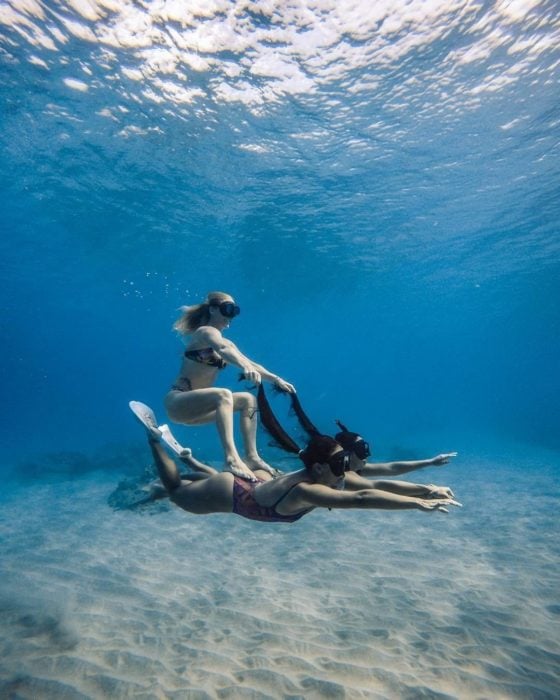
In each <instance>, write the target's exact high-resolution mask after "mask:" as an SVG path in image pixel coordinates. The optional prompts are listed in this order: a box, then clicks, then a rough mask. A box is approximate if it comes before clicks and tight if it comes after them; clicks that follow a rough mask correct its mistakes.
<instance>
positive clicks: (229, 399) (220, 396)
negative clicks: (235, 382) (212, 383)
mask: <svg viewBox="0 0 560 700" xmlns="http://www.w3.org/2000/svg"><path fill="white" fill-rule="evenodd" d="M216 405H217V406H230V407H231V408H233V393H232V392H231V391H230V390H229V389H216Z"/></svg>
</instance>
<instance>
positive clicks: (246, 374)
mask: <svg viewBox="0 0 560 700" xmlns="http://www.w3.org/2000/svg"><path fill="white" fill-rule="evenodd" d="M241 371H242V372H243V378H244V379H246V380H247V381H248V382H251V383H253V384H260V383H261V382H262V377H261V373H260V372H257V370H256V369H253V368H252V367H249V365H247V366H245V367H241Z"/></svg>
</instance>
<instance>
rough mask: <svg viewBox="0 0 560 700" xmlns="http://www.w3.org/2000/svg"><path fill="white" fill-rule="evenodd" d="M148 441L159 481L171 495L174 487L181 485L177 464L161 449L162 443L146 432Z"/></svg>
mask: <svg viewBox="0 0 560 700" xmlns="http://www.w3.org/2000/svg"><path fill="white" fill-rule="evenodd" d="M148 442H149V444H150V449H151V450H152V457H153V458H154V464H155V465H156V469H157V472H158V474H159V478H160V479H161V483H162V484H163V485H164V486H165V490H166V491H167V493H168V494H169V495H171V494H172V493H173V491H175V489H177V488H179V486H181V475H180V474H179V470H178V469H177V465H176V464H175V462H174V461H173V460H172V459H171V457H169V455H168V454H167V452H166V451H165V450H164V449H163V445H162V444H161V443H160V441H159V440H158V439H157V438H155V437H152V436H151V435H149V434H148Z"/></svg>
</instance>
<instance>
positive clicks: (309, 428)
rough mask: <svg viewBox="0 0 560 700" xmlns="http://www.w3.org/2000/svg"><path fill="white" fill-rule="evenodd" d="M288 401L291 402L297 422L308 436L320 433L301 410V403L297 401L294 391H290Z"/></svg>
mask: <svg viewBox="0 0 560 700" xmlns="http://www.w3.org/2000/svg"><path fill="white" fill-rule="evenodd" d="M290 401H291V403H292V411H293V413H294V414H295V416H296V418H297V419H298V422H299V424H300V425H301V427H302V428H303V429H304V430H305V432H306V433H307V434H308V435H309V437H313V436H314V435H320V432H319V431H318V430H317V428H316V427H315V426H314V425H313V423H312V422H311V421H310V420H309V418H308V417H307V414H306V413H305V411H304V410H303V408H302V405H301V403H300V401H299V398H298V395H297V394H296V393H295V392H292V393H291V394H290Z"/></svg>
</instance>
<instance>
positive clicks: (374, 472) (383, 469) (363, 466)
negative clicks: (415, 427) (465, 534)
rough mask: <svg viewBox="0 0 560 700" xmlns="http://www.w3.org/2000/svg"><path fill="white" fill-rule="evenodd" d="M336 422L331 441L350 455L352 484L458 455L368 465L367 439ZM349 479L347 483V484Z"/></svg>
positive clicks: (298, 410) (306, 424)
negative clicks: (364, 477) (370, 477)
mask: <svg viewBox="0 0 560 700" xmlns="http://www.w3.org/2000/svg"><path fill="white" fill-rule="evenodd" d="M258 395H259V398H258V405H259V409H260V410H262V411H263V416H264V418H263V420H264V421H265V422H268V421H269V420H270V417H269V415H270V406H269V405H268V401H267V399H266V396H265V395H264V391H263V390H262V388H259V392H258ZM290 401H291V404H292V410H293V412H294V414H295V416H296V417H297V419H298V421H299V424H300V425H301V427H302V428H303V429H304V430H305V432H306V433H307V434H308V435H309V436H310V437H312V436H313V435H318V434H319V431H318V430H317V428H316V427H315V425H314V424H313V423H312V422H311V421H310V419H309V418H308V416H307V414H306V413H305V412H304V410H303V408H302V405H301V403H300V401H299V398H298V397H297V395H296V394H292V395H291V396H290ZM335 422H336V424H337V425H338V427H339V428H340V432H338V433H337V434H336V435H335V436H334V439H335V440H336V441H337V442H338V444H339V445H341V446H342V447H343V449H345V450H346V451H347V452H348V454H349V458H350V472H352V474H349V475H348V479H349V480H350V481H351V482H354V483H355V484H360V483H364V482H363V480H360V478H359V477H360V476H361V477H363V476H391V477H392V476H399V475H400V474H406V473H407V472H411V471H416V469H423V468H424V467H431V466H438V467H439V466H443V465H444V464H447V463H448V462H449V460H450V459H453V458H454V457H456V456H457V452H446V453H443V454H439V455H437V456H436V457H431V458H429V459H416V460H408V461H399V462H367V458H368V457H370V456H371V450H370V446H369V443H368V442H366V440H364V438H363V437H362V436H361V435H360V434H359V433H354V432H352V431H350V430H348V428H347V427H346V426H345V425H344V424H343V423H341V421H339V420H337V421H335ZM265 427H266V426H265ZM281 446H282V445H280V447H281ZM348 479H347V484H348V483H349V481H348ZM367 483H369V484H370V485H372V484H375V488H384V486H383V485H384V484H385V483H386V482H381V481H375V482H371V481H369V482H367ZM388 483H392V484H395V483H400V484H405V483H407V482H395V481H392V482H388ZM433 488H434V489H440V488H445V489H446V490H445V492H442V494H441V495H446V496H448V497H449V498H453V492H452V491H451V490H450V489H447V488H446V487H438V486H433Z"/></svg>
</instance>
